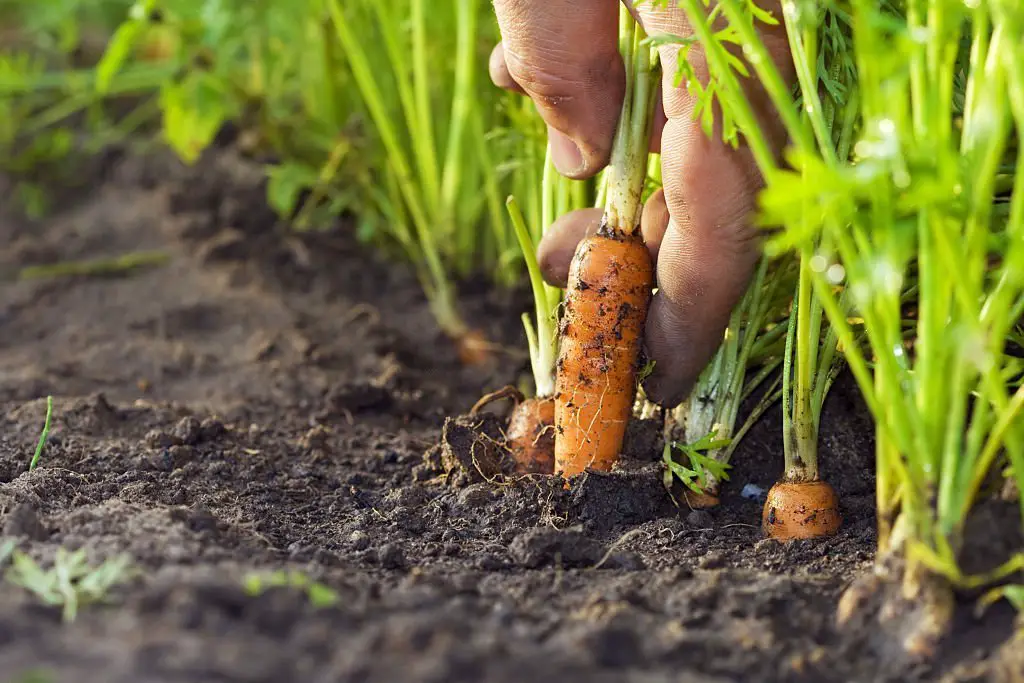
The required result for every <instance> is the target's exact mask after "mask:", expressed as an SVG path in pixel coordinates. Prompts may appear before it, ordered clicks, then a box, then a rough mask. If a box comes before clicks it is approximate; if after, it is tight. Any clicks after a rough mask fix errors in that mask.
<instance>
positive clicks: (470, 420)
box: [441, 414, 511, 485]
mask: <svg viewBox="0 0 1024 683" xmlns="http://www.w3.org/2000/svg"><path fill="white" fill-rule="evenodd" d="M502 440H503V437H502V433H501V423H500V421H499V420H498V419H497V418H496V417H494V416H491V415H485V414H482V415H478V416H462V417H457V418H448V419H446V420H445V423H444V427H443V428H442V430H441V465H442V467H443V468H444V472H445V474H446V475H447V476H448V477H449V481H452V482H454V483H456V485H465V484H469V483H476V482H482V481H486V482H496V480H497V479H498V478H499V477H501V476H503V475H504V474H505V473H507V472H508V471H509V469H510V465H511V462H510V460H509V455H508V452H507V451H506V450H505V448H504V447H503V446H502Z"/></svg>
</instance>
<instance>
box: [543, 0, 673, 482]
mask: <svg viewBox="0 0 1024 683" xmlns="http://www.w3.org/2000/svg"><path fill="white" fill-rule="evenodd" d="M619 26H620V39H619V44H620V48H621V49H622V52H623V61H624V62H625V66H626V74H627V91H626V92H627V95H626V97H625V98H624V100H623V108H622V112H621V113H620V115H619V123H618V128H617V130H616V134H615V141H614V143H613V147H612V155H611V162H610V164H609V167H608V171H607V175H606V176H605V182H607V186H606V187H607V192H606V201H605V206H604V218H603V220H602V224H601V228H600V229H599V230H598V233H597V234H596V235H594V236H592V237H588V238H586V239H584V240H583V241H582V242H580V244H579V246H578V247H577V249H576V253H575V255H574V257H573V261H572V264H571V266H570V269H569V281H568V285H567V288H566V292H565V297H564V314H563V317H562V320H561V322H560V327H559V349H558V362H557V364H556V379H555V471H556V473H561V475H562V476H563V477H565V478H569V477H572V476H574V475H577V474H580V473H581V472H583V471H584V470H586V469H587V468H593V469H596V470H605V471H607V470H610V469H611V468H612V466H613V465H614V464H615V463H616V461H617V460H618V458H619V451H620V450H621V448H622V441H623V438H624V437H625V434H626V426H627V425H628V423H629V419H630V416H631V414H632V408H633V400H634V398H635V397H636V385H637V375H638V374H639V370H640V367H639V366H640V350H641V344H642V335H643V330H644V324H645V322H646V320H647V307H648V305H649V304H650V300H651V290H652V288H653V286H654V267H653V264H652V263H651V256H650V252H649V251H648V249H647V246H646V245H645V244H644V242H643V240H642V238H641V237H640V236H639V234H638V232H639V224H640V210H641V197H642V193H643V188H644V181H645V179H646V171H647V156H648V149H649V148H650V136H651V129H652V126H651V122H652V118H653V111H654V104H655V99H654V98H655V96H656V93H657V88H656V84H657V79H658V74H659V73H660V65H659V63H658V53H657V50H656V48H653V47H651V46H650V45H648V44H647V43H646V42H645V40H646V35H645V33H644V31H643V28H642V27H640V26H638V25H637V24H636V22H635V21H634V20H633V17H632V15H631V14H630V13H629V10H627V9H626V8H625V6H624V5H623V6H622V7H621V8H620V14H619Z"/></svg>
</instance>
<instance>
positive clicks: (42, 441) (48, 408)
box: [28, 396, 53, 472]
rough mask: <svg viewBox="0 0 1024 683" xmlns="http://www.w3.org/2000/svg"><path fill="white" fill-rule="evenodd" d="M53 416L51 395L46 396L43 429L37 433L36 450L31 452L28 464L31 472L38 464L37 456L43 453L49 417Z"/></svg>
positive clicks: (48, 433)
mask: <svg viewBox="0 0 1024 683" xmlns="http://www.w3.org/2000/svg"><path fill="white" fill-rule="evenodd" d="M52 417H53V396H47V397H46V420H45V421H44V422H43V431H42V432H40V434H39V442H38V443H37V444H36V451H35V453H33V454H32V461H31V462H30V463H29V465H28V471H29V472H31V471H32V470H34V469H35V468H36V465H37V464H39V458H40V457H42V455H43V449H44V448H46V439H47V437H49V436H50V419H51V418H52Z"/></svg>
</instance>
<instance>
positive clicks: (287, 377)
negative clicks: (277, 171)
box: [0, 150, 1022, 683]
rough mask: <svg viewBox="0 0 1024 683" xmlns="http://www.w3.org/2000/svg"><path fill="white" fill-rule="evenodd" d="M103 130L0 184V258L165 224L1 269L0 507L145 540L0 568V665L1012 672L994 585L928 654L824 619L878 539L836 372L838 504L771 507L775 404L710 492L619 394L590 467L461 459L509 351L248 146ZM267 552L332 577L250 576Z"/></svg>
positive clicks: (71, 673)
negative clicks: (303, 207)
mask: <svg viewBox="0 0 1024 683" xmlns="http://www.w3.org/2000/svg"><path fill="white" fill-rule="evenodd" d="M108 161H109V162H110V163H109V165H105V166H104V168H103V169H99V170H93V171H92V172H88V173H85V172H83V173H82V177H83V178H85V177H88V178H90V179H92V183H93V184H92V185H90V186H89V187H88V188H85V189H86V190H87V191H84V192H76V193H75V194H74V195H70V197H73V198H74V200H75V201H71V200H70V199H69V196H59V197H57V199H58V201H59V204H58V209H59V210H58V211H57V213H56V214H55V215H53V216H52V217H51V218H49V219H47V220H45V221H43V222H38V223H36V222H28V221H25V220H23V219H22V218H20V217H16V216H11V215H6V214H4V210H3V208H2V207H3V206H4V204H3V202H0V247H2V248H0V273H16V272H18V270H19V269H20V268H21V267H24V266H28V265H44V264H53V263H58V262H62V261H66V262H76V261H83V260H93V259H98V258H113V257H116V256H118V255H120V254H125V253H132V252H137V251H139V250H150V249H154V250H160V251H163V252H165V253H167V254H168V255H169V256H170V260H169V262H168V263H167V264H166V265H165V266H161V267H156V268H149V269H144V270H138V271H134V272H132V273H131V274H130V275H129V276H126V277H122V278H93V277H82V276H76V277H72V278H59V279H54V280H36V281H17V280H16V279H14V278H11V279H4V280H2V281H0V332H2V334H0V529H2V535H3V537H4V538H10V539H14V540H15V541H16V542H17V545H18V548H19V549H21V550H22V551H24V552H26V553H27V554H29V555H30V556H31V557H33V558H35V559H36V560H37V561H38V562H40V563H42V564H43V565H44V566H49V565H48V563H49V562H50V561H51V560H52V558H53V557H54V554H55V552H56V549H57V548H59V547H67V548H83V549H85V550H87V552H88V553H89V556H90V558H92V559H93V560H94V561H96V562H98V561H100V560H102V559H105V558H110V557H114V556H116V555H117V554H119V553H122V552H125V553H128V554H129V555H130V556H131V557H132V559H133V562H134V564H135V565H136V566H137V567H138V568H139V569H141V570H142V571H141V572H140V574H139V575H138V576H136V577H135V578H134V579H133V580H132V581H130V582H127V583H125V584H123V585H121V586H119V587H118V588H117V589H116V590H114V591H111V592H110V594H108V595H107V596H106V597H107V598H108V600H107V601H106V602H103V603H100V604H95V605H92V606H89V607H87V608H84V609H82V610H81V612H80V615H79V617H78V619H77V620H76V621H75V622H74V623H70V624H65V623H62V622H61V620H60V609H59V607H51V606H47V605H44V604H43V603H42V602H41V601H40V600H39V598H38V597H36V596H33V595H31V594H29V593H27V592H26V591H23V590H22V589H20V588H17V587H15V586H13V585H9V584H6V583H5V584H4V585H3V587H2V589H0V635H2V637H0V672H3V674H2V675H0V680H3V681H4V683H8V682H10V683H23V682H24V683H27V682H28V681H33V680H34V681H43V680H45V681H48V683H194V682H196V681H213V680H216V681H223V682H224V683H281V681H291V680H297V681H339V682H342V683H355V682H356V681H360V682H361V683H394V682H395V681H407V682H408V683H437V682H438V681H445V683H513V682H516V681H522V680H530V679H533V680H537V681H547V680H559V681H565V682H566V683H576V682H577V681H580V682H582V681H586V682H587V683H618V682H620V681H637V682H641V681H642V682H643V683H678V682H679V681H686V682H687V683H733V682H735V681H758V682H763V683H925V682H928V683H937V682H938V681H942V683H968V682H971V683H980V682H981V681H993V682H995V683H1011V681H1018V680H1020V678H1019V673H1020V671H1021V670H1022V669H1021V666H1022V659H1021V648H1020V647H1019V644H1015V643H1014V642H1013V641H1011V640H1009V639H1008V637H1009V634H1010V632H1011V627H1012V623H1013V617H1014V615H1013V612H1012V610H1010V609H1009V608H1007V607H1006V606H1005V605H997V606H995V607H993V608H992V610H991V611H989V612H987V613H986V614H985V616H984V618H983V619H981V620H976V619H974V618H973V617H972V616H971V611H972V608H973V602H967V603H964V604H961V605H960V606H958V615H959V616H958V620H957V622H956V631H955V632H954V634H953V636H952V637H951V638H950V640H949V642H948V643H947V644H946V645H945V646H944V647H943V648H942V650H941V651H940V653H939V655H938V658H937V659H936V660H935V661H934V662H932V663H930V664H928V665H926V666H919V667H914V668H912V669H907V668H905V667H904V666H901V665H900V664H899V663H898V662H893V661H888V660H886V659H885V658H883V657H881V656H880V652H881V650H880V648H881V646H882V643H879V642H878V638H877V634H878V629H877V624H874V623H864V624H861V625H852V626H850V627H848V628H846V629H841V630H840V629H837V628H836V627H835V613H836V605H837V600H838V597H839V595H841V594H842V592H843V590H844V588H845V587H846V586H847V585H848V584H849V583H850V582H851V581H852V580H853V579H854V578H855V577H857V576H861V575H864V574H865V572H867V571H870V567H871V564H872V558H873V548H874V543H875V517H874V478H873V476H872V474H871V463H872V460H873V453H874V451H873V443H872V441H871V434H872V430H871V429H870V421H869V418H868V417H867V413H866V411H865V410H864V406H863V404H862V403H861V401H860V399H859V397H858V394H857V392H856V388H855V386H854V384H853V382H852V381H850V380H849V378H848V377H845V376H843V377H840V378H839V379H838V380H837V382H836V385H835V387H834V388H833V390H832V392H831V393H830V398H829V400H828V402H827V404H826V407H825V411H824V413H823V415H822V422H821V423H822V435H821V451H822V454H821V463H822V476H823V477H824V478H826V479H827V480H828V481H829V482H831V483H832V484H833V486H835V488H836V490H837V492H838V493H839V495H840V498H841V505H842V512H843V527H842V529H840V531H839V533H838V534H836V535H835V536H833V537H830V538H825V539H819V540H816V541H796V542H793V543H787V544H780V543H775V542H773V541H770V540H764V539H763V538H762V532H761V529H760V525H759V520H760V513H761V505H762V499H760V498H757V497H752V496H751V494H750V490H755V491H756V490H758V489H762V490H765V491H766V490H767V489H768V488H769V487H770V486H771V485H772V484H773V483H774V482H775V481H776V479H777V478H778V476H779V474H780V471H779V470H780V469H781V462H782V456H781V445H782V437H781V432H780V429H779V424H780V419H781V418H780V415H781V413H780V411H779V410H778V409H773V410H772V411H770V412H769V413H768V414H767V415H766V416H765V419H764V420H763V421H761V422H759V423H758V424H757V425H756V426H755V427H754V428H753V429H752V430H751V431H750V432H749V433H748V434H747V436H746V438H745V440H744V442H743V444H741V446H740V447H739V449H738V450H737V452H736V454H735V457H734V459H733V461H732V462H733V469H732V470H730V475H731V476H730V480H729V481H728V482H723V485H722V487H721V491H720V497H721V505H720V506H719V507H717V508H715V509H713V510H708V511H691V510H689V509H688V508H686V507H685V506H683V507H682V509H680V508H677V507H675V506H674V505H673V503H672V500H671V498H670V497H669V496H668V494H667V493H666V492H665V490H664V488H663V486H662V477H661V475H662V472H661V468H660V465H659V463H658V458H659V456H660V453H661V446H662V441H661V434H662V432H661V427H660V425H658V424H657V423H655V422H654V421H645V420H635V421H633V422H632V423H631V424H630V425H629V426H628V428H627V430H626V436H625V439H624V443H623V447H622V456H621V459H620V463H619V467H618V468H617V469H616V470H615V471H612V472H607V473H603V472H590V473H586V474H584V475H582V476H580V477H578V478H576V479H575V480H574V481H573V482H572V485H571V487H570V489H569V490H565V489H563V488H562V482H561V481H560V480H559V479H557V478H555V477H536V476H533V477H515V478H509V479H508V480H499V481H497V482H495V483H489V482H487V481H484V480H483V479H482V478H481V477H479V476H476V477H472V478H471V477H468V476H467V477H465V478H462V477H458V476H446V474H445V470H444V467H443V465H441V464H440V462H439V461H440V457H439V456H440V454H439V453H438V451H439V450H440V447H441V446H442V445H443V444H442V440H443V434H444V432H445V424H446V423H448V425H449V427H448V430H447V435H448V438H447V448H448V450H449V451H450V453H449V454H450V455H451V456H452V458H453V459H454V461H455V462H459V463H466V462H469V463H472V462H473V455H474V454H476V455H477V456H479V457H478V458H477V462H479V463H481V466H482V467H483V469H485V470H486V469H487V467H488V466H490V465H492V464H494V463H490V461H487V458H488V457H489V454H491V451H490V450H489V448H488V446H486V444H490V443H492V442H493V441H494V440H495V439H498V438H500V436H501V432H502V430H503V429H504V425H505V423H504V421H503V420H501V419H498V418H494V419H485V416H484V415H479V416H476V417H475V418H473V419H464V418H452V417H451V416H456V415H459V414H461V413H464V412H466V411H468V410H469V408H470V407H471V406H472V404H473V403H474V401H475V400H476V399H477V398H478V397H479V396H480V394H481V393H483V392H486V391H492V390H495V389H498V388H501V387H503V386H506V385H508V384H514V383H515V382H516V381H517V379H518V378H519V377H520V376H521V375H523V374H524V373H528V372H529V365H528V361H527V360H526V359H525V357H524V358H522V359H516V358H514V357H511V356H507V355H503V356H500V357H499V362H498V363H496V365H495V366H494V367H493V368H491V367H490V366H484V367H483V368H466V367H464V366H463V365H462V363H461V362H460V359H459V358H458V356H457V354H456V352H455V349H453V346H452V344H451V340H450V339H448V338H447V337H446V336H445V335H444V334H443V333H441V332H440V331H439V330H437V329H436V327H435V326H434V325H433V322H432V321H433V316H432V314H431V311H430V308H429V306H428V304H427V302H426V300H425V298H424V297H423V294H422V290H421V288H420V285H419V282H418V281H417V279H416V277H415V274H414V272H413V271H412V270H411V269H409V268H406V267H404V266H402V265H401V264H395V263H389V262H387V261H385V260H384V259H383V258H380V257H378V256H377V255H376V254H374V253H372V252H369V251H367V250H366V249H364V248H363V247H362V246H360V245H359V244H358V242H357V241H356V239H355V238H354V236H353V230H352V229H351V227H350V226H348V225H347V224H346V223H344V222H341V223H339V224H338V225H335V226H324V227H325V228H326V229H325V230H324V231H322V232H313V233H306V234H302V235H296V234H294V233H290V232H288V231H287V229H285V227H284V226H282V225H280V224H279V223H278V222H277V221H276V219H275V218H274V216H273V214H272V212H270V210H269V209H268V208H267V206H266V204H265V202H264V197H265V186H264V184H263V180H262V177H263V165H262V163H256V162H253V161H247V160H245V159H240V158H239V157H238V155H237V154H235V153H234V152H233V151H229V150H228V151H226V150H215V151H214V152H213V153H211V154H210V155H208V156H207V157H206V158H204V159H203V160H202V161H201V162H200V163H199V164H198V165H197V166H196V167H195V168H192V169H185V168H182V167H181V166H180V164H177V163H176V162H173V161H171V160H169V159H168V158H167V157H165V156H159V157H152V158H147V159H145V160H140V159H138V158H131V157H112V158H110V159H109V160H108ZM3 186H4V180H3V179H2V178H0V197H2V196H3ZM482 282H483V280H480V281H474V282H470V283H467V284H465V285H464V288H463V292H462V298H461V300H460V301H461V303H462V304H463V310H464V311H466V313H467V317H468V318H469V319H470V321H471V322H472V324H473V325H475V326H479V327H481V328H482V329H484V331H485V332H486V334H487V337H488V338H489V339H493V340H495V341H500V342H501V343H502V344H503V345H507V346H509V347H518V348H525V339H524V337H523V333H522V328H521V325H520V322H519V319H518V316H519V314H520V313H521V312H522V311H524V310H527V309H528V308H529V306H530V303H531V298H530V294H529V289H528V286H527V283H525V282H524V283H523V284H524V286H523V288H522V290H520V291H515V292H502V291H496V290H494V289H493V288H489V287H486V286H483V285H482ZM48 394H53V395H54V397H55V407H54V421H53V430H52V432H51V439H50V442H49V444H48V446H47V448H46V450H45V451H44V453H43V455H42V458H41V460H40V462H39V466H38V467H37V468H36V469H35V470H33V472H31V473H28V472H27V466H28V461H29V459H30V458H31V455H32V451H33V449H34V448H35V444H36V440H37V439H38V437H39V430H40V427H41V425H42V421H43V417H44V415H45V397H46V396H47V395H48ZM498 464H500V463H498ZM748 485H749V487H748ZM1013 505H1015V503H1014V504H1013ZM993 519H998V520H1004V517H1002V516H998V517H994V518H993ZM1014 519H1019V515H1018V514H1016V513H1015V512H1014V514H1008V515H1007V516H1006V517H1005V523H1004V522H1000V524H1003V525H1004V527H1005V525H1006V524H1009V523H1010V522H1012V520H1014ZM981 522H982V523H981V524H980V526H979V527H978V530H977V532H975V533H972V535H971V542H972V544H974V545H972V546H971V548H970V549H969V551H970V553H971V556H972V557H973V558H989V557H990V556H991V558H992V561H995V559H996V558H999V557H1002V556H1003V554H1004V553H1005V549H1006V548H1005V547H1004V545H1003V544H1005V543H1006V539H1007V536H1006V533H1005V532H1004V531H1001V530H997V527H998V526H999V524H994V523H992V522H991V521H988V520H981ZM0 545H2V541H0ZM1015 547H1016V546H1015ZM986 561H987V560H986ZM986 566H987V565H986ZM280 572H291V573H297V574H301V575H304V576H306V577H307V578H308V579H309V581H310V582H315V583H317V584H320V585H322V586H324V587H326V588H327V589H329V590H330V591H332V592H333V594H334V595H335V596H336V597H337V599H335V600H333V601H329V602H330V604H326V605H325V604H321V603H320V602H318V601H316V600H314V599H312V598H311V596H310V591H308V590H305V589H303V588H301V587H296V586H294V585H291V586H288V585H284V586H275V585H274V582H273V581H272V580H269V579H268V580H266V581H264V582H263V583H264V584H265V585H266V586H268V587H267V588H265V589H263V590H253V589H252V585H253V584H252V582H250V581H248V580H247V579H248V578H249V577H250V576H252V575H254V574H255V575H257V576H259V577H268V576H269V577H273V576H276V575H278V573H280Z"/></svg>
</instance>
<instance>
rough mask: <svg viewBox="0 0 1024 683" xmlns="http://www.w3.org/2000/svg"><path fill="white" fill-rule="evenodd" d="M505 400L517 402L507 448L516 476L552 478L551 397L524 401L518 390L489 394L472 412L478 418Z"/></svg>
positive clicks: (507, 437)
mask: <svg viewBox="0 0 1024 683" xmlns="http://www.w3.org/2000/svg"><path fill="white" fill-rule="evenodd" d="M503 398H510V399H512V400H513V401H514V403H515V407H514V408H513V409H512V414H511V415H510V416H509V421H508V429H507V430H506V432H505V448H506V449H507V450H508V452H509V454H510V455H511V456H512V461H513V471H514V472H516V473H517V474H553V473H554V470H555V431H554V428H555V424H554V423H555V402H554V400H553V399H552V398H551V397H540V398H531V399H525V398H524V397H523V394H522V392H520V391H519V390H518V389H516V388H515V387H511V386H508V387H505V388H503V389H499V390H498V391H495V392H493V393H490V394H487V395H486V396H484V397H482V398H481V399H480V400H479V401H477V402H476V405H474V406H473V408H472V410H470V415H475V414H476V413H478V412H479V411H480V410H481V409H482V408H483V407H484V406H486V405H487V404H489V403H493V402H494V401H498V400H501V399H503Z"/></svg>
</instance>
